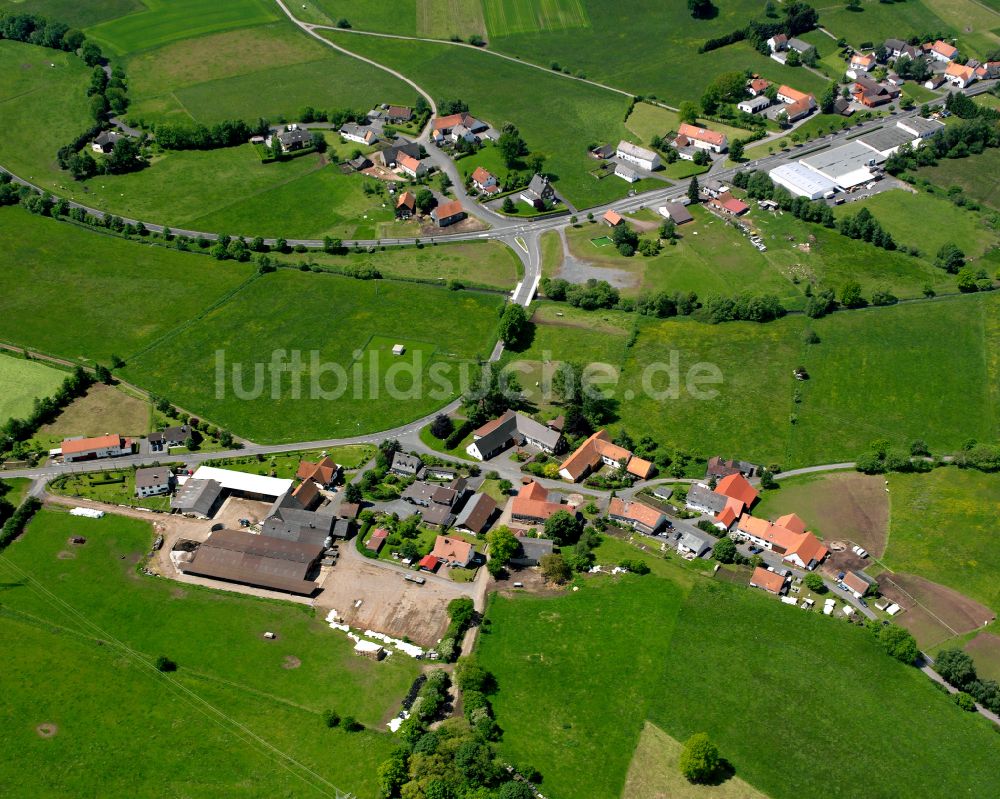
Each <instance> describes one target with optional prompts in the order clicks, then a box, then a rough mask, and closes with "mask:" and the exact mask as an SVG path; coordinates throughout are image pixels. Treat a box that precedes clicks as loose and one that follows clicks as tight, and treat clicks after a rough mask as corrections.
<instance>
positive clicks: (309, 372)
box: [123, 270, 502, 443]
mask: <svg viewBox="0 0 1000 799" xmlns="http://www.w3.org/2000/svg"><path fill="white" fill-rule="evenodd" d="M501 302H502V300H501V298H500V297H499V296H497V295H489V294H482V293H477V292H472V291H459V292H453V291H448V290H446V289H445V288H436V287H433V286H424V285H418V284H407V283H393V282H388V281H361V280H354V279H352V278H345V277H339V276H334V275H316V274H307V273H302V272H298V271H290V270H281V271H279V272H276V273H274V274H271V275H265V276H264V277H263V278H261V279H259V280H257V281H255V282H254V283H252V284H250V285H249V286H248V287H247V288H246V289H245V290H243V291H241V292H240V293H239V294H238V295H237V296H236V297H235V298H234V299H233V300H231V301H230V302H228V303H226V304H225V305H222V306H221V307H219V308H217V309H215V310H213V311H210V312H208V313H207V314H205V315H204V316H203V317H202V318H200V319H199V320H198V321H196V322H194V323H193V324H192V325H190V326H189V327H187V328H185V329H183V330H182V331H178V334H177V335H176V336H170V337H167V338H165V339H163V340H161V341H160V342H159V343H158V344H157V345H155V346H154V347H152V348H151V349H148V350H146V351H144V352H142V353H140V354H139V355H137V356H136V357H133V358H131V359H129V363H128V367H127V368H126V369H125V370H124V372H123V374H124V376H125V377H126V378H127V379H129V380H130V381H133V382H135V383H137V384H139V385H141V386H143V387H145V388H148V389H150V390H151V391H153V392H155V393H158V394H165V395H169V396H170V398H171V399H172V400H173V401H174V402H177V403H178V404H179V405H182V406H183V407H186V408H191V409H192V410H194V409H197V410H199V411H200V412H202V413H203V414H204V415H205V416H206V417H208V418H210V419H212V420H213V421H215V422H216V423H218V424H221V425H224V426H225V427H228V428H229V429H231V430H233V431H234V432H237V433H238V434H239V435H242V436H246V437H248V438H250V439H252V440H255V441H268V442H272V443H279V442H285V441H301V440H313V439H320V438H329V437H335V436H348V435H357V434H358V433H362V432H373V431H376V430H385V429H389V428H391V427H395V426H397V425H401V424H403V423H405V422H408V421H412V420H413V419H416V418H419V417H420V416H422V415H424V414H428V413H431V412H433V411H434V410H436V409H437V408H439V407H441V406H443V405H445V404H447V402H448V401H450V400H451V399H454V398H455V397H456V396H457V395H458V391H459V386H460V382H459V376H460V370H461V369H463V368H464V369H471V368H472V365H471V364H472V363H474V362H475V361H476V360H477V359H480V358H482V359H485V358H487V357H488V356H489V354H490V351H491V350H492V348H493V343H494V341H495V336H496V325H497V310H498V308H499V307H500V305H501ZM428 308H434V313H433V314H428V313H427V309H428ZM396 343H402V344H404V345H405V346H406V354H405V355H404V356H401V357H394V356H393V355H392V353H391V350H392V346H393V345H394V344H396ZM293 352H299V353H300V354H301V358H302V362H303V371H302V378H301V383H299V381H297V380H292V379H291V378H288V379H285V378H280V377H279V378H278V380H279V382H278V391H277V392H276V393H275V392H274V389H273V385H274V384H273V383H272V379H271V378H268V379H267V381H265V380H264V378H263V375H264V374H265V372H264V371H263V370H264V369H266V368H267V364H269V363H271V361H272V357H274V356H275V354H278V355H281V354H285V355H286V357H293V356H292V353H293ZM220 353H221V356H220V355H219V354H220ZM314 353H315V358H316V359H317V361H316V362H315V363H316V365H315V366H314V365H313V361H312V358H313V357H314ZM220 357H221V358H223V359H224V360H223V361H220V360H219V358H220ZM220 363H222V364H223V365H222V366H219V364H220ZM326 364H332V366H329V367H328V368H326V369H325V371H324V365H326ZM463 364H465V366H464V367H463V366H462V365H463ZM432 366H433V367H434V373H435V374H436V373H438V372H439V371H440V370H443V371H444V372H446V373H447V376H446V378H445V380H444V384H443V387H442V385H440V384H439V382H438V381H437V380H436V379H434V378H432V376H431V374H432V373H431V368H432ZM234 369H241V371H240V372H239V374H240V375H242V377H241V378H240V380H237V378H234V377H233V370H234ZM255 370H260V372H259V374H260V375H261V377H256V378H255V374H257V372H255ZM338 370H343V371H342V372H340V371H338ZM359 374H360V377H359ZM314 380H315V381H316V382H315V383H314V382H313V381H314ZM372 382H374V383H375V387H374V388H372ZM297 385H299V386H300V391H301V394H300V396H296V394H295V391H296V389H295V386H297ZM314 385H315V386H317V387H316V388H315V389H314ZM254 386H259V390H258V391H255V390H254ZM392 386H395V387H396V391H393V390H392ZM241 394H242V395H244V396H245V395H246V394H250V395H251V396H252V398H251V399H241V398H240V397H241Z"/></svg>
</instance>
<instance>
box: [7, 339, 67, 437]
mask: <svg viewBox="0 0 1000 799" xmlns="http://www.w3.org/2000/svg"><path fill="white" fill-rule="evenodd" d="M66 376H67V375H66V372H63V371H61V370H59V369H53V368H52V367H51V366H46V365H45V364H43V363H40V362H39V361H28V360H25V359H24V358H20V357H17V356H15V355H12V354H9V353H7V352H0V423H2V422H4V421H6V420H7V419H10V418H11V417H17V418H19V419H22V418H24V417H25V416H27V415H28V414H29V413H30V412H31V407H32V403H33V402H34V400H36V399H41V398H42V397H50V396H52V394H53V393H54V392H55V390H56V389H57V388H59V386H61V385H62V383H63V381H64V380H65V379H66Z"/></svg>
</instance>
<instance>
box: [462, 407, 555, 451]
mask: <svg viewBox="0 0 1000 799" xmlns="http://www.w3.org/2000/svg"><path fill="white" fill-rule="evenodd" d="M561 444H562V434H561V433H560V432H559V431H558V430H554V429H553V428H552V427H550V426H547V425H544V424H541V423H540V422H536V421H535V420H534V419H532V418H531V417H529V416H525V415H524V414H523V413H517V412H516V411H511V410H508V411H507V412H506V413H504V415H503V416H501V417H499V418H497V419H493V420H492V421H490V422H487V423H486V424H484V425H483V426H482V427H480V428H479V429H478V430H475V431H473V433H472V443H471V444H469V445H468V446H467V447H466V448H465V451H466V452H467V453H468V454H469V455H471V456H472V457H473V458H475V459H476V460H479V461H485V460H489V459H490V458H493V457H496V456H497V455H499V454H500V453H501V452H503V451H505V450H507V449H509V448H510V447H512V446H519V447H522V446H532V447H537V448H538V449H540V450H541V451H542V452H547V453H549V454H550V455H551V454H554V453H555V452H556V450H557V449H558V448H559V447H560V445H561Z"/></svg>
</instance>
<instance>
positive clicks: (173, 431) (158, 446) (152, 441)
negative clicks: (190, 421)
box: [146, 424, 191, 452]
mask: <svg viewBox="0 0 1000 799" xmlns="http://www.w3.org/2000/svg"><path fill="white" fill-rule="evenodd" d="M190 436H191V428H190V427H188V426H187V425H186V424H183V425H174V426H173V427H167V428H165V429H163V430H159V431H157V432H155V433H150V434H149V435H148V436H147V437H146V441H147V442H148V444H149V448H150V449H151V450H152V451H153V452H162V451H163V450H164V449H169V448H170V447H180V446H183V445H184V443H185V442H186V441H187V440H188V438H189V437H190Z"/></svg>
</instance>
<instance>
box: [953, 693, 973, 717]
mask: <svg viewBox="0 0 1000 799" xmlns="http://www.w3.org/2000/svg"><path fill="white" fill-rule="evenodd" d="M955 704H956V705H958V706H959V707H960V708H962V710H967V711H969V712H970V713H975V712H976V700H975V699H973V698H972V696H971V694H967V693H965V691H959V692H958V693H957V694H955Z"/></svg>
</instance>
